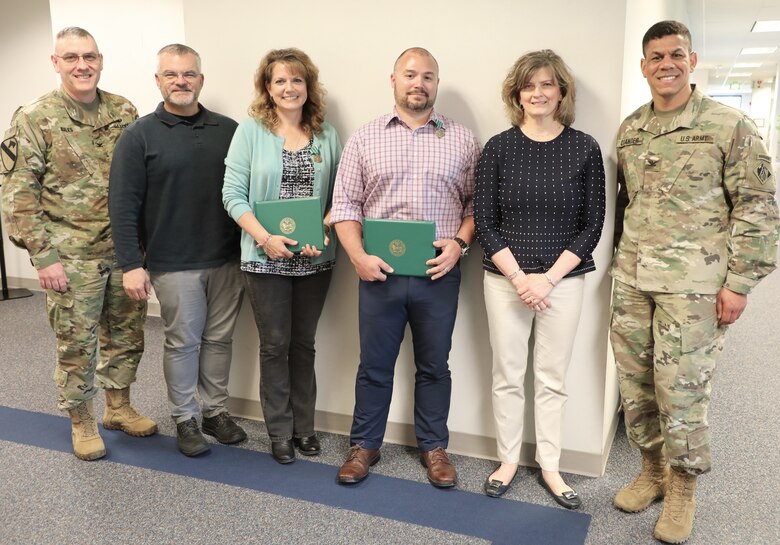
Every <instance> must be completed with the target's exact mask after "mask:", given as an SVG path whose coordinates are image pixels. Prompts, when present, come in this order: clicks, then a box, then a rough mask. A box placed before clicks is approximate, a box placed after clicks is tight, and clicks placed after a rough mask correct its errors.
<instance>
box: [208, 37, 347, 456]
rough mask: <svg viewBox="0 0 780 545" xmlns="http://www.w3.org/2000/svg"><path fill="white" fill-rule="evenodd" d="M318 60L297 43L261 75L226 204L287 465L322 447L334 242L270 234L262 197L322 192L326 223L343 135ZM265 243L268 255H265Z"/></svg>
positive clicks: (263, 391) (271, 422) (263, 399)
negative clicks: (318, 360) (329, 117)
mask: <svg viewBox="0 0 780 545" xmlns="http://www.w3.org/2000/svg"><path fill="white" fill-rule="evenodd" d="M318 77H319V71H318V70H317V67H316V66H314V64H313V63H312V62H311V59H309V57H308V56H307V55H306V54H305V53H304V52H302V51H300V50H298V49H294V48H290V49H279V50H272V51H270V52H269V53H268V54H267V55H266V56H265V57H264V58H263V60H262V61H261V62H260V66H259V67H258V69H257V72H256V74H255V91H256V96H255V100H254V101H253V102H252V104H251V105H250V107H249V114H250V115H251V119H247V120H245V121H243V122H242V123H240V124H239V126H238V129H237V130H236V133H235V135H234V136H233V141H232V142H231V145H230V150H229V151H228V155H227V158H226V159H225V165H226V169H225V183H224V185H223V188H222V202H223V204H224V205H225V209H226V210H227V211H228V214H230V216H231V217H232V218H233V219H234V220H235V221H236V222H237V223H238V225H239V226H240V227H241V229H242V233H241V270H242V271H244V275H245V277H246V283H247V293H248V294H249V299H250V302H251V304H252V309H253V311H254V315H255V323H256V324H257V330H258V333H259V335H260V403H261V406H262V408H263V416H264V418H265V423H266V428H267V430H268V435H269V436H270V438H271V454H272V455H273V457H274V459H275V460H276V461H277V462H279V463H282V464H287V463H290V462H293V461H295V447H297V448H298V450H300V452H301V454H304V455H307V456H311V455H315V454H319V452H320V443H319V440H318V439H317V436H316V435H315V434H314V407H315V402H316V398H317V383H316V378H315V374H314V354H315V351H314V337H315V334H316V331H317V322H318V321H319V318H320V315H321V314H322V308H323V306H324V305H325V297H326V294H327V291H328V286H329V285H330V279H331V274H332V272H333V265H334V262H335V258H336V241H335V233H333V234H332V235H333V236H334V238H332V239H330V240H329V238H328V236H326V237H325V247H324V248H317V247H314V246H309V245H306V246H304V247H303V249H302V251H301V252H300V253H299V254H294V253H292V252H291V251H290V250H289V249H288V246H289V245H291V244H293V243H294V242H295V241H294V240H292V239H290V238H287V237H285V236H281V235H271V234H270V233H269V231H268V230H266V228H265V227H264V226H263V225H262V224H261V223H260V222H259V221H258V220H257V218H255V215H254V213H253V210H252V205H253V204H254V203H255V202H257V201H268V200H278V199H292V198H300V197H312V196H314V197H319V198H320V200H321V202H322V210H324V211H325V212H326V213H325V218H323V222H324V224H325V225H326V233H327V234H328V235H329V236H330V235H331V233H329V229H328V228H327V225H328V222H327V217H328V211H329V210H330V205H331V198H332V192H333V181H334V179H335V178H336V170H337V168H338V163H339V157H340V155H341V142H340V141H339V137H338V135H337V134H336V131H335V130H334V129H333V127H332V126H331V125H329V124H328V123H327V122H326V121H325V120H324V117H325V112H324V104H323V97H324V94H325V92H324V90H323V88H322V86H321V85H320V83H319V80H318ZM258 248H262V249H263V253H264V255H258V252H257V249H258Z"/></svg>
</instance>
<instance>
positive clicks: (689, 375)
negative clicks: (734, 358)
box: [675, 318, 721, 390]
mask: <svg viewBox="0 0 780 545" xmlns="http://www.w3.org/2000/svg"><path fill="white" fill-rule="evenodd" d="M718 337H719V335H718V324H717V322H716V321H715V319H713V318H707V319H705V320H701V321H698V322H695V323H692V324H684V325H681V326H680V363H679V365H678V366H677V376H676V378H675V381H676V383H677V386H679V387H680V388H685V389H689V390H695V389H698V388H700V387H702V386H703V385H706V384H707V383H708V382H709V381H710V379H711V378H712V373H713V372H714V371H715V363H716V362H717V358H718V355H719V354H720V348H721V347H720V346H719V343H718V342H717V339H718Z"/></svg>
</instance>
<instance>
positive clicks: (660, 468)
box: [614, 446, 669, 513]
mask: <svg viewBox="0 0 780 545" xmlns="http://www.w3.org/2000/svg"><path fill="white" fill-rule="evenodd" d="M668 476H669V466H668V464H667V459H666V455H665V454H664V452H663V446H661V447H659V448H657V449H655V450H642V471H640V472H639V475H637V477H636V478H635V479H634V480H633V481H631V482H630V483H628V484H627V485H626V486H624V487H623V488H622V489H621V490H620V492H618V493H617V495H616V496H615V501H614V503H615V507H617V508H618V509H622V510H623V511H627V512H629V513H637V512H639V511H644V510H645V509H647V508H648V507H649V506H650V504H651V503H653V502H654V501H655V500H657V499H660V498H663V497H664V481H666V480H667V478H668Z"/></svg>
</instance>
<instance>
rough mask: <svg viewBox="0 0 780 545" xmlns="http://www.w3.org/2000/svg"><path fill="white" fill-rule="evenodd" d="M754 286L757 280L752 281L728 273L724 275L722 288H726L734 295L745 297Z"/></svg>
mask: <svg viewBox="0 0 780 545" xmlns="http://www.w3.org/2000/svg"><path fill="white" fill-rule="evenodd" d="M756 284H758V281H757V280H752V279H750V278H747V277H745V276H740V275H738V274H735V273H733V272H731V271H729V272H728V273H727V274H726V282H725V283H724V284H723V287H724V288H728V289H730V290H731V291H733V292H735V293H741V294H743V295H747V294H749V293H750V291H751V290H752V289H753V288H754V287H755V286H756Z"/></svg>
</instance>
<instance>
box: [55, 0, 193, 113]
mask: <svg viewBox="0 0 780 545" xmlns="http://www.w3.org/2000/svg"><path fill="white" fill-rule="evenodd" d="M182 2H183V0H133V2H105V1H99V0H50V4H51V25H52V37H53V36H54V35H56V34H57V32H58V31H59V30H60V29H62V28H65V27H67V26H80V27H82V28H84V29H86V30H87V31H89V33H90V34H92V35H93V36H94V37H95V41H96V42H97V44H98V47H99V48H100V52H101V53H103V59H104V61H103V74H102V75H101V76H100V88H101V89H105V90H106V91H109V92H111V93H116V94H119V95H122V96H124V97H126V98H128V99H130V101H131V102H132V103H133V104H135V107H136V108H138V113H139V114H140V115H144V114H147V113H149V112H151V111H152V110H154V108H156V107H157V104H158V103H159V102H160V100H161V99H160V91H159V90H158V89H157V85H155V82H154V73H155V72H156V71H157V51H159V50H160V48H161V47H162V46H164V45H167V44H169V43H174V42H181V43H183V42H184V15H183V11H182ZM52 42H53V40H52Z"/></svg>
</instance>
